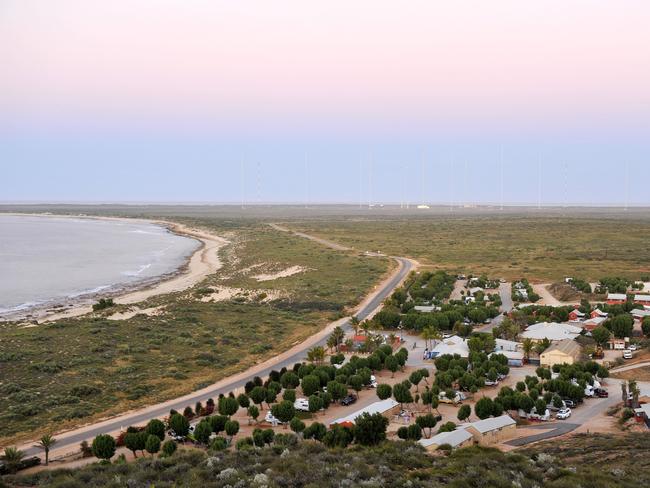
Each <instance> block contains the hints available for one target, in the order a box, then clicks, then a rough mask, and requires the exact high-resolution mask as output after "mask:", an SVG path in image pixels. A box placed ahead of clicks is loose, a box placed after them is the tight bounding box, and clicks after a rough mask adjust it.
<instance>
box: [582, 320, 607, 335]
mask: <svg viewBox="0 0 650 488" xmlns="http://www.w3.org/2000/svg"><path fill="white" fill-rule="evenodd" d="M606 320H607V317H593V318H590V319H587V320H585V321H584V322H583V323H582V325H584V328H585V330H586V331H587V332H591V331H593V330H594V329H595V328H596V327H599V326H601V325H603V322H605V321H606Z"/></svg>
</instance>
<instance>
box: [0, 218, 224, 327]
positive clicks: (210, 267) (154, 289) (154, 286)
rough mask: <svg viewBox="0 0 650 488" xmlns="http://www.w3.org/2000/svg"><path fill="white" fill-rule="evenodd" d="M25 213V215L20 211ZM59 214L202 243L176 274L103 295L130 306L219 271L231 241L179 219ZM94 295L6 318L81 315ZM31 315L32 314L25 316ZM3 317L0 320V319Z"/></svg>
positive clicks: (45, 318) (34, 320)
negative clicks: (143, 226)
mask: <svg viewBox="0 0 650 488" xmlns="http://www.w3.org/2000/svg"><path fill="white" fill-rule="evenodd" d="M18 215H26V214H18ZM33 215H37V216H52V215H51V214H48V215H43V214H33ZM55 216H56V217H57V218H59V217H70V218H76V219H78V218H92V219H98V220H126V221H131V222H133V221H138V222H143V223H149V224H155V225H160V226H163V227H166V228H167V229H169V231H170V232H173V233H175V234H177V235H180V236H184V237H190V238H192V239H196V240H197V241H199V242H200V243H201V246H200V247H199V248H198V249H197V250H196V251H195V252H194V254H192V256H191V257H190V259H189V260H188V261H187V263H186V264H185V265H184V266H182V267H181V268H179V270H178V271H177V272H176V273H173V274H172V275H171V276H170V275H167V276H163V277H161V278H160V280H158V281H155V282H153V283H148V284H140V285H139V286H138V285H135V286H134V287H131V288H130V289H126V290H123V291H116V292H114V293H109V294H104V295H102V296H103V297H104V296H106V297H108V296H110V297H112V298H113V300H114V301H115V303H117V304H124V305H131V304H135V303H139V302H142V301H144V300H147V299H148V298H151V297H153V296H157V295H163V294H167V293H173V292H178V291H183V290H186V289H188V288H190V287H192V286H194V285H195V284H197V283H198V282H200V281H201V280H203V279H204V278H206V277H207V276H209V275H210V274H213V273H214V272H216V271H217V270H218V269H219V268H221V266H222V263H221V260H220V259H219V254H218V252H219V249H221V248H222V247H223V246H225V245H226V244H228V241H227V240H226V239H223V238H221V237H219V236H217V235H214V234H211V233H209V232H206V231H205V230H201V229H195V228H191V227H188V226H186V225H184V224H179V223H176V222H168V221H161V220H146V219H122V218H118V217H92V216H86V215H70V216H66V215H55ZM92 298H94V297H83V298H81V299H80V300H79V302H78V303H77V304H74V303H73V304H72V305H71V306H69V307H68V308H66V309H65V310H52V309H51V307H50V309H49V310H47V309H32V310H25V311H24V312H22V313H23V316H22V317H20V316H17V317H15V318H14V317H12V318H10V319H9V318H6V319H4V320H17V321H20V320H24V321H27V320H28V321H29V322H30V324H29V325H30V326H35V325H37V324H41V323H46V322H52V321H55V320H59V319H63V318H71V317H80V316H82V315H86V314H88V313H91V312H92V302H93V301H94V300H91V299H92ZM27 314H29V317H27V316H26V315H27ZM1 320H3V319H0V321H1Z"/></svg>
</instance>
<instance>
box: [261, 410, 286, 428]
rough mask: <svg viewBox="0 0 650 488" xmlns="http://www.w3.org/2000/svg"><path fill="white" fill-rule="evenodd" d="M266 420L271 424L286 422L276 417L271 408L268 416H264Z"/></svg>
mask: <svg viewBox="0 0 650 488" xmlns="http://www.w3.org/2000/svg"><path fill="white" fill-rule="evenodd" d="M264 422H268V423H269V424H273V425H277V424H282V423H284V422H280V420H279V419H276V418H275V417H274V416H273V414H272V413H271V411H270V410H269V411H268V412H266V416H265V417H264Z"/></svg>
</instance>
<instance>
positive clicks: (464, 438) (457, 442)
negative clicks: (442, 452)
mask: <svg viewBox="0 0 650 488" xmlns="http://www.w3.org/2000/svg"><path fill="white" fill-rule="evenodd" d="M473 442H474V436H472V434H471V433H470V432H469V431H468V430H466V429H456V430H452V431H451V432H441V433H440V434H437V435H434V436H433V437H431V438H430V439H420V440H419V441H418V443H419V444H420V445H421V446H422V447H424V448H425V449H426V450H428V451H433V450H435V449H438V447H440V446H442V445H443V444H449V445H450V446H451V447H453V448H459V447H466V446H469V445H471V444H473Z"/></svg>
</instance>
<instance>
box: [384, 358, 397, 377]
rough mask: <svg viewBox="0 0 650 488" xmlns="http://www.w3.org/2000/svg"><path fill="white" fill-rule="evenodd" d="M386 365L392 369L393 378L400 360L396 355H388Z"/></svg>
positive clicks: (389, 369)
mask: <svg viewBox="0 0 650 488" xmlns="http://www.w3.org/2000/svg"><path fill="white" fill-rule="evenodd" d="M384 367H385V368H386V369H387V370H388V371H390V372H391V373H392V374H391V378H392V377H394V376H395V373H396V372H397V370H398V369H399V361H398V360H397V358H396V357H395V356H394V355H392V354H391V355H390V356H386V359H385V360H384Z"/></svg>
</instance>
